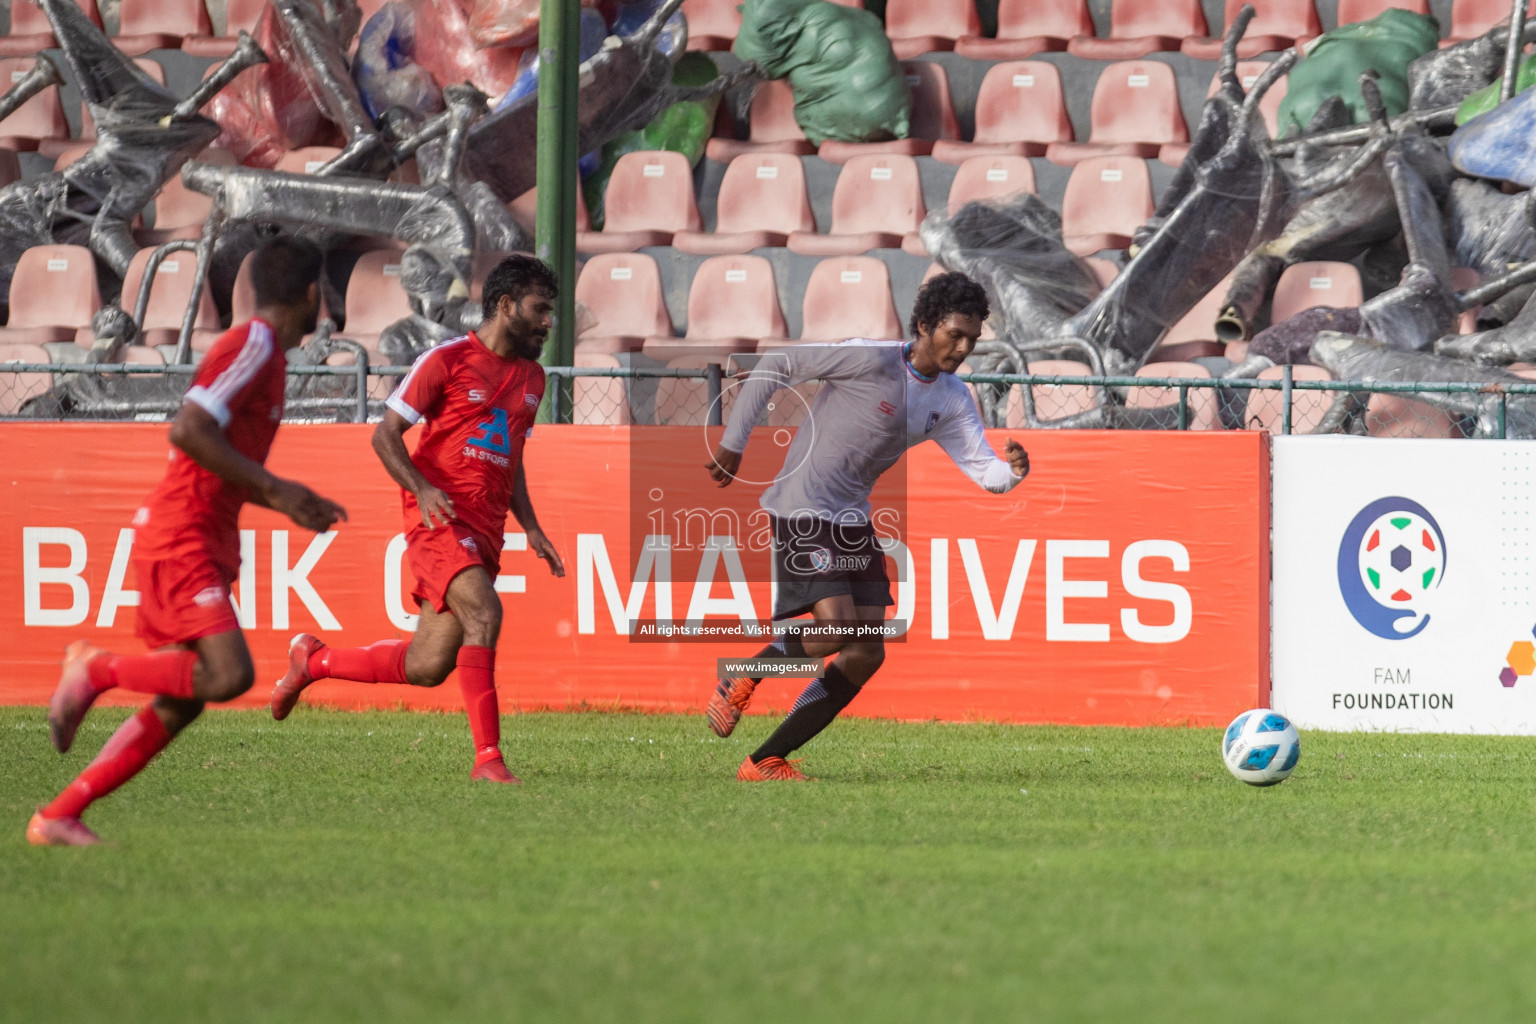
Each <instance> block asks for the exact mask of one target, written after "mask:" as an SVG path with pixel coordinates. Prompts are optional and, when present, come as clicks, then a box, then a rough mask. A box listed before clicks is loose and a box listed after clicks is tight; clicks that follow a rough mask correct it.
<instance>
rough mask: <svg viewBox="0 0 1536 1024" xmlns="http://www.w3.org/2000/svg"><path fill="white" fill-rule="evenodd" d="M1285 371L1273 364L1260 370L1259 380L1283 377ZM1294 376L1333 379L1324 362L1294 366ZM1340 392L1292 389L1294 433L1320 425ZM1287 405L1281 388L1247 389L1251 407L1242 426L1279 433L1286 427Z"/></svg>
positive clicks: (1308, 378) (1249, 406) (1292, 368)
mask: <svg viewBox="0 0 1536 1024" xmlns="http://www.w3.org/2000/svg"><path fill="white" fill-rule="evenodd" d="M1284 375H1285V368H1284V367H1282V366H1271V367H1268V368H1266V369H1264V370H1263V371H1261V372H1260V373H1259V376H1258V379H1259V380H1281V379H1282V378H1283V377H1284ZM1291 379H1292V380H1333V375H1332V374H1330V373H1329V372H1328V371H1327V370H1325V369H1323V368H1322V367H1321V366H1292V367H1291ZM1337 395H1338V392H1334V391H1292V392H1291V433H1293V434H1310V433H1312V431H1314V430H1315V429H1317V425H1318V424H1319V423H1320V422H1322V419H1323V416H1324V415H1326V414H1327V412H1328V408H1329V406H1331V405H1333V400H1334V398H1335V397H1337ZM1284 409H1285V406H1284V404H1283V403H1282V402H1281V400H1280V392H1279V391H1250V392H1248V408H1247V412H1246V413H1245V414H1244V416H1243V426H1244V427H1246V428H1247V429H1249V430H1267V431H1269V432H1270V433H1271V434H1278V433H1280V432H1281V430H1282V429H1283V428H1284V425H1285V418H1284V415H1283V413H1284Z"/></svg>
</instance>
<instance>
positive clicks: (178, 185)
mask: <svg viewBox="0 0 1536 1024" xmlns="http://www.w3.org/2000/svg"><path fill="white" fill-rule="evenodd" d="M197 159H198V160H200V161H202V162H203V163H209V164H218V165H220V166H223V167H233V166H234V164H235V158H234V156H233V155H232V154H230V153H226V152H225V151H224V150H222V149H211V148H210V149H205V150H203V151H202V152H201V153H199V154H198V155H197ZM212 210H213V200H212V199H209V198H208V197H207V196H205V195H203V194H202V193H201V192H194V191H192V190H191V189H189V188H187V186H186V185H185V184H184V183H183V182H182V180H181V177H180V176H179V175H178V176H177V177H174V178H172V179H171V180H170V181H168V182H166V183H165V187H163V188H162V189H160V194H159V195H157V196H155V226H154V229H153V230H140V231H135V232H134V238H135V239H136V240H137V241H138V242H139V243H140V244H142V245H150V246H153V245H159V244H161V243H162V242H168V241H170V240H171V239H173V238H189V239H190V238H197V237H199V236H200V235H201V234H202V232H203V222H204V221H206V220H207V219H208V214H209V213H210V212H211V211H212Z"/></svg>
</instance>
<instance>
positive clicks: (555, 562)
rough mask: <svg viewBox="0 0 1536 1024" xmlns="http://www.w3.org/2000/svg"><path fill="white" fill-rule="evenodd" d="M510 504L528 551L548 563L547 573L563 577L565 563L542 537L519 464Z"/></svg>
mask: <svg viewBox="0 0 1536 1024" xmlns="http://www.w3.org/2000/svg"><path fill="white" fill-rule="evenodd" d="M511 504H512V517H513V518H514V519H516V520H517V525H519V526H521V527H522V528H523V533H524V534H526V535H527V537H528V548H529V550H531V551H532V552H533V553H534V554H536V555H538V556H539V557H540V558H542V559H544V561H546V562H548V563H549V571H550V572H551V573H552V574H553V575H555V576H564V575H565V563H564V562H563V561H561V560H560V552H558V551H556V550H555V545H554V544H552V543H551V542H550V539H549V538H548V537H546V536H545V535H544V530H543V528H542V527H540V526H539V518H538V516H536V515H534V514H533V499H532V498H530V497H528V478H527V477H526V476H524V475H523V467H522V464H521V463H519V464H518V467H517V475H516V476H514V477H513V478H512V502H511Z"/></svg>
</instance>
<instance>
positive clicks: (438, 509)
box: [373, 409, 454, 530]
mask: <svg viewBox="0 0 1536 1024" xmlns="http://www.w3.org/2000/svg"><path fill="white" fill-rule="evenodd" d="M410 429H411V423H410V421H409V420H407V419H406V418H405V417H404V416H401V415H400V414H399V413H398V412H396V411H395V410H393V409H387V410H385V412H384V419H383V420H382V421H381V422H380V423H379V425H378V427H376V428H375V429H374V431H373V450H374V452H375V453H377V455H378V456H379V461H380V462H382V463H384V469H385V471H386V472H388V473H389V475H390V476H391V477H393V478H394V481H395V483H397V484H399V485H400V486H401V487H404V488H405V489H406V490H408V491H410V492H411V493H412V494H414V495H416V505H417V507H418V508H420V509H421V525H422V526H425V527H426V528H427V529H429V530H432V529H436V528H437V527H439V526H447V525H448V521H449V520H451V519H453V518H454V511H453V499H452V498H450V497H448V495H446V494H444V493H443V492H442V491H440V490H438V489H437V488H436V487H433V486H432V485H431V484H430V483H428V482H427V478H426V477H424V476H422V475H421V471H420V470H419V469H417V468H416V464H415V463H414V462H412V461H411V453H410V452H409V451H407V450H406V448H405V432H406V431H407V430H410ZM434 520H435V521H434Z"/></svg>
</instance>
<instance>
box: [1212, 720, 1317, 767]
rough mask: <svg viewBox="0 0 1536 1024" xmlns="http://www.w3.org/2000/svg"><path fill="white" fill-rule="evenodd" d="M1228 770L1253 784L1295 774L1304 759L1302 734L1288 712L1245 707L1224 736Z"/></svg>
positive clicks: (1224, 751) (1222, 739)
mask: <svg viewBox="0 0 1536 1024" xmlns="http://www.w3.org/2000/svg"><path fill="white" fill-rule="evenodd" d="M1221 759H1222V760H1223V761H1224V762H1226V765H1227V771H1229V772H1231V773H1232V774H1233V776H1235V777H1236V778H1239V779H1241V780H1242V781H1244V782H1246V783H1248V785H1250V786H1273V785H1274V784H1275V783H1277V782H1284V781H1285V780H1286V779H1288V778H1290V777H1291V772H1293V771H1295V769H1296V762H1297V761H1299V760H1301V737H1300V736H1298V735H1297V734H1296V727H1295V726H1294V725H1292V724H1291V720H1290V719H1289V718H1286V717H1285V716H1284V715H1280V714H1276V713H1275V712H1273V711H1271V710H1269V709H1268V708H1258V709H1256V710H1254V711H1244V712H1243V713H1242V714H1240V715H1238V716H1237V717H1236V718H1234V719H1233V720H1232V724H1231V725H1229V726H1227V731H1226V733H1225V734H1224V735H1223V736H1222V738H1221Z"/></svg>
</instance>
